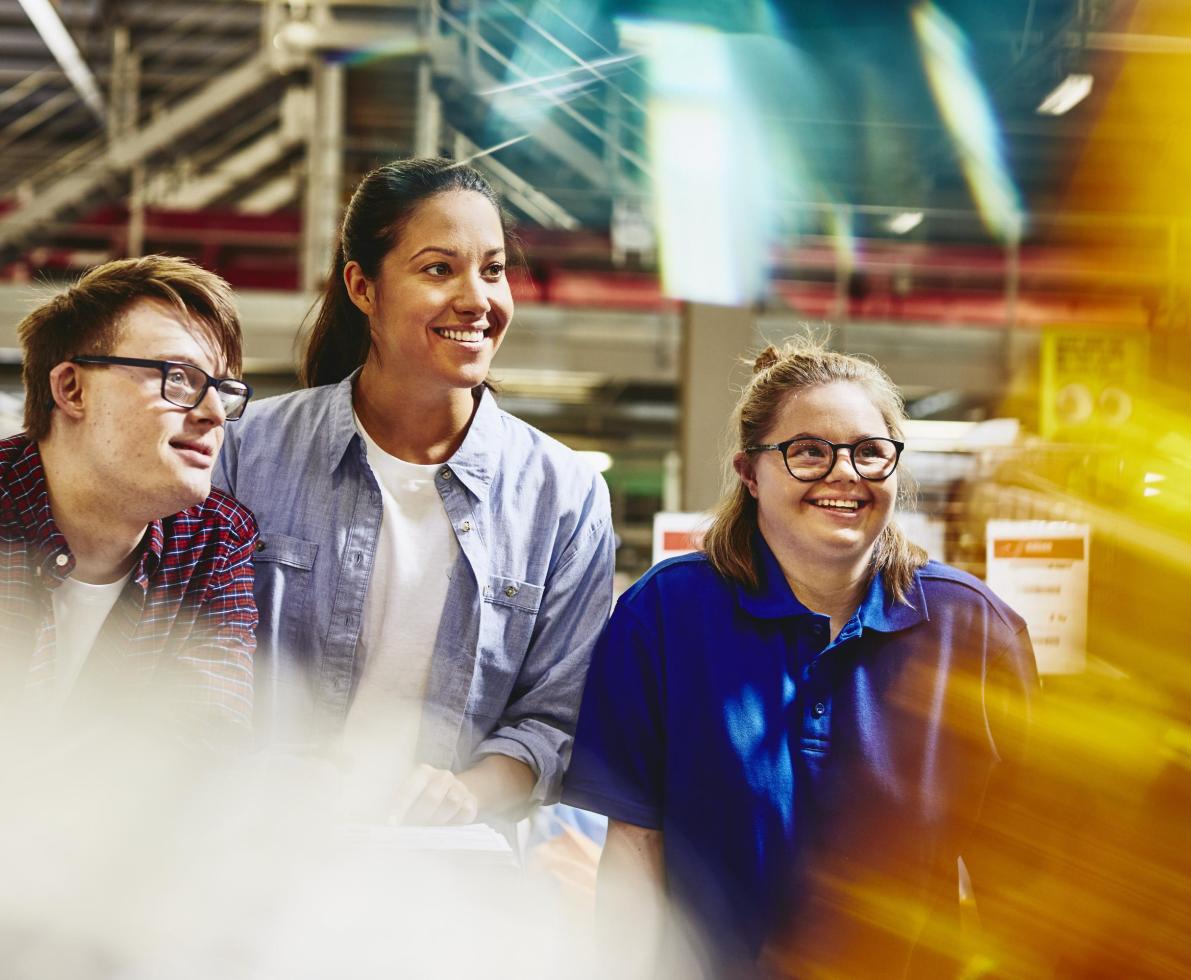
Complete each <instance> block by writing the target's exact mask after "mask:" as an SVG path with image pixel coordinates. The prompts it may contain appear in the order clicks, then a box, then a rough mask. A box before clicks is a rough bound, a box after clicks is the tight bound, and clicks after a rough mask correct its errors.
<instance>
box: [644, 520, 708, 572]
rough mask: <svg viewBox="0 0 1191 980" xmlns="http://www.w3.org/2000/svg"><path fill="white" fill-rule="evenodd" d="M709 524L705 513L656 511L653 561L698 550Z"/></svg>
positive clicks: (655, 562) (701, 545) (656, 561)
mask: <svg viewBox="0 0 1191 980" xmlns="http://www.w3.org/2000/svg"><path fill="white" fill-rule="evenodd" d="M710 525H711V515H710V514H707V513H703V512H697V513H683V512H679V511H665V510H663V511H658V513H656V514H654V515H653V563H654V564H655V565H656V564H657V563H658V562H660V561H662V560H663V559H665V558H673V557H674V556H675V555H686V554H689V553H690V552H692V551H698V550H699V549H700V548H702V547H703V535H704V534H705V533H706V531H707V528H708V527H709V526H710Z"/></svg>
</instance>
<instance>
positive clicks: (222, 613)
mask: <svg viewBox="0 0 1191 980" xmlns="http://www.w3.org/2000/svg"><path fill="white" fill-rule="evenodd" d="M256 538H257V526H256V521H255V519H254V518H253V516H252V514H251V512H250V511H248V510H247V509H246V508H245V507H243V506H241V505H240V504H239V503H237V502H236V501H235V500H234V499H233V498H232V497H229V496H228V495H227V494H225V493H223V492H221V491H219V490H214V489H213V490H212V491H211V495H210V496H209V497H208V498H207V499H206V501H204V502H203V503H202V504H198V505H196V506H194V507H191V508H189V509H187V510H184V511H182V512H181V513H178V514H175V515H173V516H172V517H167V518H165V519H164V520H158V521H154V522H153V523H152V524H150V525H149V527H148V530H147V531H146V533H145V537H144V539H143V541H142V544H141V551H140V554H139V556H138V557H137V562H136V565H135V566H134V567H133V570H132V576H131V578H130V579H129V582H128V585H127V586H125V588H124V591H123V592H122V593H121V595H120V599H119V600H118V601H117V603H116V606H115V607H114V608H113V609H112V612H111V614H110V615H109V616H108V618H107V621H106V622H105V623H104V626H103V629H102V631H101V633H100V637H99V639H98V640H97V641H96V643H95V646H94V648H93V649H92V651H91V654H90V656H89V657H88V661H87V664H86V665H85V666H84V672H83V675H81V676H80V682H81V681H82V679H83V677H85V676H87V674H88V672H91V673H92V674H95V673H102V674H103V675H104V676H106V678H107V679H108V680H109V681H110V680H112V679H115V681H116V683H117V684H118V685H119V686H120V687H121V688H123V689H125V690H131V689H135V690H139V689H140V688H141V687H142V686H143V685H146V684H148V683H151V682H153V681H154V680H162V679H168V685H167V687H165V688H164V689H163V688H158V691H161V690H168V692H169V696H170V697H171V698H177V701H178V703H177V704H173V705H169V706H168V707H169V708H170V709H178V710H179V711H180V712H181V714H182V716H183V717H185V718H188V719H191V720H194V719H201V721H202V722H204V723H213V724H215V725H216V726H219V727H222V726H224V725H227V724H228V723H230V724H231V725H233V726H234V727H235V728H236V729H240V728H243V729H245V730H246V729H247V728H248V727H249V726H251V722H252V654H253V650H254V649H255V646H256V626H257V611H256V602H255V600H254V599H253V595H252V553H253V550H254V548H255V545H256ZM74 568H75V559H74V555H72V554H71V551H70V546H69V545H68V544H67V543H66V539H65V538H64V537H63V536H62V532H61V531H60V530H59V529H58V526H57V524H56V523H55V522H54V518H53V515H52V514H51V513H50V500H49V494H48V493H47V491H46V481H45V471H44V469H43V468H42V463H41V454H40V453H39V452H38V449H37V445H36V443H32V442H30V441H29V439H28V438H26V437H25V436H24V435H19V436H13V437H11V438H8V439H2V440H0V651H2V652H3V655H4V660H5V661H6V662H5V664H4V666H5V667H6V668H7V669H6V670H5V671H4V672H3V673H4V674H5V675H7V680H5V681H3V682H2V683H3V684H4V685H5V686H6V687H7V688H8V690H7V691H6V692H3V693H6V694H8V695H12V694H14V693H15V691H17V690H21V691H23V696H22V697H21V698H20V700H21V701H23V702H25V704H26V705H28V704H29V703H33V704H36V703H37V701H38V698H39V696H41V695H43V694H48V692H49V690H50V689H51V688H52V687H53V681H54V673H55V669H56V655H55V649H56V642H55V626H54V613H53V590H54V589H56V588H57V587H58V586H59V585H60V584H61V583H62V580H63V579H65V578H66V577H67V576H69V575H70V574H71V573H72V572H73V571H74ZM0 700H7V699H4V698H0Z"/></svg>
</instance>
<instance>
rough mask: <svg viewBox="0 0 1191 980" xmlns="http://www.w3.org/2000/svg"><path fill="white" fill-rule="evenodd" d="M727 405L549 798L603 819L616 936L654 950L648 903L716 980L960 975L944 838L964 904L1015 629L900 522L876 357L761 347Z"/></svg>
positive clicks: (898, 440)
mask: <svg viewBox="0 0 1191 980" xmlns="http://www.w3.org/2000/svg"><path fill="white" fill-rule="evenodd" d="M735 420H736V445H735V447H734V448H733V450H732V453H731V455H730V458H729V461H728V462H729V464H730V466H731V470H730V472H731V479H730V483H729V486H728V488H727V490H726V491H725V494H724V497H723V499H722V501H721V503H720V505H719V507H718V508H717V509H716V512H715V516H714V520H713V523H712V525H711V528H710V530H709V532H708V534H707V536H706V538H705V541H704V548H705V551H704V552H702V553H698V554H692V555H685V556H682V557H679V558H674V559H670V560H669V561H666V562H662V563H661V564H659V565H657V566H655V567H654V568H653V569H651V570H650V571H649V572H648V573H647V574H646V575H645V577H644V578H642V579H641V580H640V581H639V582H637V584H636V585H634V586H633V587H632V588H631V589H629V590H628V591H627V592H626V593H625V594H624V595H623V596H621V598H620V601H619V602H618V603H617V606H616V610H615V611H614V613H613V615H612V619H611V621H610V622H609V623H608V626H607V628H606V629H605V631H604V634H603V636H602V637H601V639H600V642H599V643H598V644H597V646H596V651H595V654H594V656H593V659H592V666H591V672H590V674H589V675H588V680H587V687H586V690H585V691H584V696H583V705H582V708H581V710H580V713H579V728H578V731H577V733H576V736H575V750H574V755H573V757H572V762H571V768H570V770H569V771H568V774H567V779H566V786H565V789H564V793H563V799H564V800H565V801H566V802H568V803H572V804H574V805H575V806H579V807H583V808H586V809H590V810H595V811H597V812H600V813H605V814H607V815H608V817H609V830H608V842H607V844H606V846H605V849H604V856H603V858H602V861H601V864H600V889H601V892H602V893H603V894H604V895H605V896H606V900H605V901H604V902H603V904H602V908H603V913H604V917H605V919H606V920H607V924H608V933H609V934H612V935H617V936H622V937H632V939H633V942H629V941H628V939H626V940H624V942H623V945H624V946H625V947H626V948H630V949H632V954H631V955H630V956H629V957H628V959H629V960H630V961H632V962H634V963H636V964H638V965H639V964H640V963H641V962H642V956H644V957H646V958H647V959H648V958H650V957H653V956H656V955H658V953H659V951H661V950H664V949H672V948H673V946H672V943H671V942H670V941H669V940H668V938H665V937H664V936H663V935H662V930H661V928H660V924H661V923H662V922H663V921H664V919H663V916H662V915H661V913H660V911H658V909H659V903H658V902H657V901H656V900H655V899H652V898H650V896H665V897H667V898H668V899H670V900H671V901H673V902H675V903H676V904H677V905H678V906H679V909H680V911H681V912H682V913H683V917H684V918H686V919H687V920H688V921H689V922H690V924H691V925H692V926H693V931H692V932H691V933H690V934H689V935H694V936H695V937H696V940H695V942H696V944H697V945H698V946H700V947H702V948H703V951H704V953H705V955H707V956H710V964H711V965H710V967H709V968H708V969H707V971H706V973H705V975H706V976H708V977H721V976H722V977H756V976H765V977H783V976H791V977H885V976H899V977H900V976H907V975H914V976H917V975H931V976H935V975H940V976H942V975H950V976H956V975H959V973H961V972H962V969H961V967H962V965H963V964H962V962H961V963H956V962H948V961H947V957H948V955H950V954H951V953H953V952H954V954H955V955H956V956H958V957H960V959H961V960H963V959H964V958H965V957H966V954H967V953H968V952H970V950H968V949H967V948H964V947H960V946H958V945H956V944H955V943H954V941H953V939H954V937H955V936H956V935H957V934H958V915H959V904H958V901H957V896H958V894H959V883H958V877H957V867H958V865H957V862H958V859H959V857H960V854H961V847H963V848H964V851H963V854H964V857H965V859H968V860H969V863H968V867H969V869H970V870H971V873H972V884H973V885H974V887H975V890H976V894H977V901H979V896H980V894H981V888H982V887H986V888H987V887H990V883H991V882H992V881H993V880H994V879H995V876H996V873H997V872H998V871H999V868H998V867H997V866H996V865H993V866H992V867H991V868H990V867H988V866H981V867H979V873H978V872H977V867H976V866H974V865H975V861H974V860H971V859H972V858H973V855H972V853H971V852H970V851H969V850H967V846H966V844H965V841H967V840H968V839H969V835H970V833H971V832H972V830H973V828H974V827H975V826H976V824H977V822H978V820H979V819H980V803H981V799H982V798H983V796H984V791H985V786H986V784H987V783H988V782H989V780H990V779H991V778H992V777H993V775H994V774H996V773H998V772H999V773H1001V774H1004V773H1005V772H1012V771H1013V770H1014V768H1015V767H1017V766H1019V765H1020V763H1021V759H1022V747H1023V742H1024V737H1023V736H1024V731H1025V719H1026V717H1027V714H1028V709H1029V705H1030V701H1031V699H1032V697H1033V695H1034V694H1035V692H1036V690H1037V677H1036V671H1035V666H1034V656H1033V651H1032V649H1031V646H1030V639H1029V636H1028V635H1027V633H1026V628H1025V623H1024V622H1023V621H1022V619H1021V618H1020V617H1019V616H1018V615H1017V614H1016V613H1014V612H1013V610H1012V609H1010V608H1009V607H1008V606H1006V605H1005V604H1004V603H1003V602H1002V601H1001V600H1000V599H998V598H997V597H996V596H995V595H993V593H992V592H990V591H989V590H988V588H987V587H986V586H985V585H984V584H983V583H982V582H980V581H978V580H977V579H975V578H973V577H972V576H970V575H968V574H966V573H964V572H961V571H958V570H956V569H954V568H949V567H948V566H946V565H942V564H939V563H938V562H933V561H927V557H926V554H925V553H924V552H923V551H922V549H921V548H919V547H917V546H916V545H914V544H912V543H911V542H910V541H909V540H908V539H907V538H906V537H905V535H904V534H903V533H902V532H901V531H900V530H899V529H898V527H897V524H896V521H895V520H894V513H895V510H896V504H897V503H898V501H899V499H900V497H901V493H900V490H901V487H903V486H904V483H901V482H900V481H899V477H900V474H899V471H898V463H899V460H900V458H901V452H902V449H903V447H904V439H905V434H904V429H903V425H904V421H905V416H904V413H903V410H902V401H901V398H900V396H899V395H898V392H897V389H896V388H895V387H894V385H893V382H892V381H891V380H890V379H889V378H888V377H887V376H886V375H885V373H884V372H883V371H881V370H880V368H878V367H877V366H876V365H875V364H873V363H872V362H870V361H867V360H864V359H862V358H859V357H852V356H848V355H845V354H839V353H836V352H833V351H829V350H826V349H824V348H822V347H820V346H817V345H815V344H813V343H810V342H808V341H798V342H794V343H790V344H787V345H786V346H784V347H781V348H777V347H769V348H766V349H765V350H764V351H762V353H761V354H760V355H759V356H758V357H757V359H756V361H755V364H754V374H753V378H752V381H751V382H750V383H749V384H748V385H747V386H746V388H745V390H744V393H743V394H742V395H741V398H740V401H739V404H738V406H737V412H736V419H735ZM981 874H983V875H984V877H983V878H981V877H980V875H981ZM626 910H627V912H626ZM626 915H627V916H631V921H626V919H625V916H626ZM651 925H653V926H654V927H656V928H654V929H652V930H651V928H650V927H651ZM633 947H635V948H633ZM655 966H656V972H649V971H648V970H646V971H644V972H643V973H642V975H658V976H667V975H690V974H689V971H687V970H686V969H678V968H675V966H674V964H673V963H672V962H669V961H665V960H663V961H662V962H660V963H656V964H655ZM935 971H938V972H937V974H936V972H935ZM622 972H623V971H620V970H616V971H615V973H616V975H621V974H622ZM609 975H613V974H612V973H610V974H609Z"/></svg>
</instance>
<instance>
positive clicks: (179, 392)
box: [70, 354, 252, 422]
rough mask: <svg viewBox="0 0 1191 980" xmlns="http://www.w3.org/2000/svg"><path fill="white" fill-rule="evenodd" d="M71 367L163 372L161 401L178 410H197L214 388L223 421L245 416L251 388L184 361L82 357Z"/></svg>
mask: <svg viewBox="0 0 1191 980" xmlns="http://www.w3.org/2000/svg"><path fill="white" fill-rule="evenodd" d="M70 363H71V364H123V365H126V366H127V367H145V368H154V369H156V370H158V371H160V372H161V397H162V398H164V399H165V400H166V401H167V402H169V403H170V404H171V405H177V406H178V407H179V408H197V407H198V405H199V402H201V401H202V400H203V399H204V398H206V397H207V389H208V388H214V389H215V393H216V394H217V395H218V396H219V403H220V404H221V405H222V406H223V415H224V418H226V419H227V421H229V422H234V421H235V420H236V419H238V418H239V417H240V416H241V415H243V414H244V409H245V407H246V406H247V405H248V399H249V398H251V397H252V388H251V387H250V386H249V385H246V384H245V383H244V382H243V381H240V380H239V379H237V378H215V377H212V376H211V375H209V374H208V373H207V372H206V371H204V370H203V369H202V368H201V367H196V366H195V365H193V364H187V363H186V362H185V361H153V360H148V359H147V358H143V357H114V356H108V355H99V354H87V355H80V356H78V357H72V358H71V359H70Z"/></svg>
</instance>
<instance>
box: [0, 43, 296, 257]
mask: <svg viewBox="0 0 1191 980" xmlns="http://www.w3.org/2000/svg"><path fill="white" fill-rule="evenodd" d="M275 77H276V68H275V66H274V62H273V58H272V55H271V52H268V51H261V52H260V53H258V54H257V55H255V56H254V57H252V58H250V59H249V60H248V61H246V62H244V63H243V64H241V65H240V66H238V67H237V68H234V69H232V70H231V71H229V72H227V73H226V74H225V75H222V76H220V77H218V78H216V79H215V80H214V81H213V82H211V83H210V84H208V85H207V86H205V87H204V88H203V89H202V90H200V91H199V92H198V93H196V94H195V95H192V96H191V97H190V98H187V99H184V100H183V101H181V102H180V103H178V104H177V105H176V106H174V107H173V108H171V109H170V110H168V111H167V112H165V113H163V114H162V115H161V116H159V117H157V118H156V119H154V120H153V121H152V122H151V123H149V124H148V125H147V126H145V127H144V128H143V129H141V130H140V131H138V132H136V133H134V134H132V135H131V136H129V137H127V138H126V139H122V140H119V141H118V142H115V143H111V144H109V145H108V147H107V150H106V152H105V153H103V154H102V155H101V156H100V157H99V159H98V160H95V161H94V162H90V163H86V164H84V165H83V166H82V167H80V168H79V169H78V170H75V171H74V172H72V173H70V174H67V175H65V176H63V177H60V178H58V179H56V180H54V181H53V182H51V183H50V184H49V186H47V187H46V188H45V189H43V190H41V191H40V192H39V193H38V194H37V195H36V196H35V197H34V198H33V200H32V201H31V202H30V203H29V204H28V205H26V206H24V207H21V208H17V209H16V210H14V211H10V212H8V213H7V214H5V215H3V217H0V247H7V246H11V245H14V244H16V243H18V242H20V241H22V240H24V239H25V238H26V237H27V236H29V235H30V234H32V233H33V232H35V231H37V230H39V229H44V228H45V227H46V226H47V225H49V224H51V223H52V222H53V221H54V220H55V219H56V218H57V217H58V216H59V215H61V214H62V213H63V212H65V211H68V210H70V209H71V208H74V207H78V206H79V205H81V204H83V203H84V202H85V201H86V200H87V198H88V197H89V196H90V195H92V194H94V193H95V192H96V191H99V190H100V189H101V188H103V187H105V186H107V185H108V184H109V183H110V182H111V181H112V180H113V178H116V177H121V176H123V175H124V174H126V173H127V172H128V171H130V170H131V169H132V168H133V167H134V166H135V165H137V164H138V163H141V162H142V161H144V160H145V159H147V158H148V157H150V156H152V155H153V154H154V153H158V152H160V151H161V150H163V149H166V148H167V147H169V146H172V145H174V144H175V143H176V142H177V141H178V140H179V139H180V138H181V137H182V136H183V135H185V134H186V133H187V132H188V131H189V130H191V129H193V128H195V127H196V126H198V125H200V124H202V123H204V122H206V121H207V120H209V119H210V118H212V117H213V116H215V115H216V114H218V113H220V112H222V111H224V110H225V109H227V108H228V107H229V106H231V105H233V104H234V103H236V102H238V101H240V100H241V99H243V98H244V97H245V96H247V95H248V94H249V93H251V92H253V91H254V90H256V89H257V88H259V87H260V86H262V85H264V84H265V83H267V82H268V81H270V80H271V79H273V78H275Z"/></svg>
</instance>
